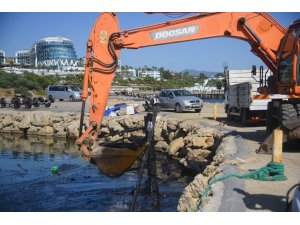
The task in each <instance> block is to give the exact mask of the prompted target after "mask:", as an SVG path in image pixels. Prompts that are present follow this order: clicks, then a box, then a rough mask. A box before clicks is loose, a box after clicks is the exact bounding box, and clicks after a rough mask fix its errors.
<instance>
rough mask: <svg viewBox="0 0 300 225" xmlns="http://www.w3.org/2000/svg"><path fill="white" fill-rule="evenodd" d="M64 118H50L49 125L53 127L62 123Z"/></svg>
mask: <svg viewBox="0 0 300 225" xmlns="http://www.w3.org/2000/svg"><path fill="white" fill-rule="evenodd" d="M62 121H63V118H62V117H61V116H51V117H50V118H49V125H50V126H53V125H54V124H57V123H61V122H62Z"/></svg>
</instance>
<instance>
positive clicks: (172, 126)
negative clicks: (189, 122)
mask: <svg viewBox="0 0 300 225" xmlns="http://www.w3.org/2000/svg"><path fill="white" fill-rule="evenodd" d="M177 125H178V122H177V121H175V120H168V121H167V128H168V131H173V132H175V131H177V129H178V128H177Z"/></svg>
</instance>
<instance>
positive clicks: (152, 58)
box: [0, 12, 300, 72]
mask: <svg viewBox="0 0 300 225" xmlns="http://www.w3.org/2000/svg"><path fill="white" fill-rule="evenodd" d="M270 14H271V15H272V16H273V17H274V18H275V19H276V20H277V21H278V22H279V23H281V24H282V25H283V26H285V27H288V25H289V24H291V23H292V22H293V21H294V20H296V19H300V13H299V12H297V13H293V12H283V13H280V12H276V13H270ZM98 16H99V13H91V12H85V13H79V12H78V13H76V12H73V13H71V12H66V13H57V12H56V13H31V12H24V13H9V12H8V13H3V12H2V13H1V12H0V34H1V35H0V50H4V51H5V52H6V55H7V56H14V55H15V52H16V51H17V50H22V49H29V48H31V46H32V44H33V43H34V42H35V41H37V40H39V39H41V38H44V37H48V36H62V37H66V38H69V39H71V40H72V41H73V43H74V47H75V50H76V53H77V56H78V57H83V56H85V50H86V41H87V38H88V36H89V33H90V31H91V29H92V27H93V25H94V22H95V21H96V19H97V17H98ZM118 16H119V23H120V29H121V30H125V29H130V28H136V27H141V26H145V25H150V24H153V23H159V22H165V21H168V20H172V18H169V17H167V16H165V15H163V14H154V15H148V14H144V13H138V12H132V13H118ZM121 63H122V65H129V66H133V67H142V66H144V65H147V66H149V67H151V66H156V67H165V68H167V69H170V70H172V71H182V70H184V69H195V70H202V71H203V70H204V71H214V72H219V71H222V70H223V64H224V63H226V64H227V65H228V66H229V68H230V69H250V68H251V66H252V65H257V66H260V65H264V64H263V62H262V61H261V60H260V59H259V58H258V57H256V56H255V55H253V53H251V52H250V45H249V44H248V43H247V42H244V41H240V40H237V39H229V38H213V39H205V40H198V41H191V42H184V43H177V44H170V45H162V46H155V47H148V48H142V49H137V50H130V49H128V50H127V49H123V50H122V51H121Z"/></svg>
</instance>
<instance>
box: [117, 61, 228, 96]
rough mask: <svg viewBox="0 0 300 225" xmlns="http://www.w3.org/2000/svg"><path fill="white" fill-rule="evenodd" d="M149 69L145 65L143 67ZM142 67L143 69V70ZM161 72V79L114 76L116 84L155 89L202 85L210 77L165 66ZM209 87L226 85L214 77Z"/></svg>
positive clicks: (124, 70)
mask: <svg viewBox="0 0 300 225" xmlns="http://www.w3.org/2000/svg"><path fill="white" fill-rule="evenodd" d="M128 68H129V69H131V68H130V67H127V68H125V67H124V68H123V72H122V73H123V74H124V73H126V69H128ZM145 68H146V69H147V67H144V68H143V69H145ZM143 69H142V70H143ZM152 69H157V68H156V67H154V68H153V67H152ZM158 70H159V71H160V74H161V80H160V81H158V80H155V79H154V78H152V77H145V78H136V79H131V78H129V79H126V80H124V79H123V78H122V77H121V76H119V75H116V76H115V78H114V84H115V85H121V86H127V85H132V84H134V85H146V86H149V87H151V88H152V89H153V90H155V91H158V90H161V89H164V88H183V87H193V86H194V84H195V83H198V84H200V85H201V86H202V85H203V84H204V83H205V79H207V78H208V77H207V76H206V75H205V74H203V73H200V74H199V75H198V76H193V75H191V74H189V73H188V72H184V73H180V72H171V71H170V70H168V69H164V68H163V67H161V68H159V69H158ZM218 76H222V77H223V73H218V74H216V75H215V77H218ZM206 86H208V87H216V88H217V89H219V90H220V89H221V88H222V87H223V86H224V82H223V81H222V80H219V79H216V78H212V79H210V80H209V82H208V83H207V85H206Z"/></svg>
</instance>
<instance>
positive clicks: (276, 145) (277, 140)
mask: <svg viewBox="0 0 300 225" xmlns="http://www.w3.org/2000/svg"><path fill="white" fill-rule="evenodd" d="M282 140H283V131H282V130H281V129H275V130H274V131H273V154H272V161H273V162H278V163H281V162H282Z"/></svg>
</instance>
